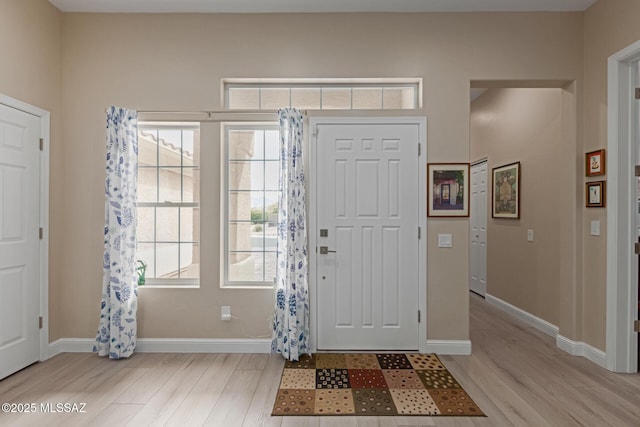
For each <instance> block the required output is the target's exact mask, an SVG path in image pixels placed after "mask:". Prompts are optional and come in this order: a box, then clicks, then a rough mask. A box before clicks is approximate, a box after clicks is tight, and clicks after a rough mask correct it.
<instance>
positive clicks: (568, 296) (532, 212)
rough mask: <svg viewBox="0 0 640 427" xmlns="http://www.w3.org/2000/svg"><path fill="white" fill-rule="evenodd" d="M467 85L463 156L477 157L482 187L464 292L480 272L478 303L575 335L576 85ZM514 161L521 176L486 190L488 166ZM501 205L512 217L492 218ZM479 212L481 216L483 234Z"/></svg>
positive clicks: (554, 332) (490, 181) (578, 229)
mask: <svg viewBox="0 0 640 427" xmlns="http://www.w3.org/2000/svg"><path fill="white" fill-rule="evenodd" d="M470 89H471V90H472V91H473V92H475V93H476V94H478V93H479V96H477V97H476V98H475V99H472V101H471V103H470V147H469V152H470V160H471V163H472V164H475V163H479V164H482V163H481V162H480V161H481V160H484V159H486V163H485V165H486V192H484V194H483V196H484V197H481V196H480V194H482V192H481V191H479V192H478V195H477V196H476V199H477V200H476V202H475V207H476V209H473V208H472V209H471V217H470V260H469V271H470V274H469V284H470V290H472V291H474V290H475V291H476V292H477V289H478V284H479V283H482V282H481V280H479V278H482V274H483V273H485V274H486V275H485V276H484V280H485V282H484V283H483V284H482V285H483V286H482V287H481V288H480V291H484V296H485V301H486V302H487V303H489V304H492V305H494V306H496V307H498V308H500V309H502V310H504V311H507V312H509V313H510V314H512V315H514V316H516V317H518V318H520V319H521V320H524V321H525V322H527V323H529V324H530V325H531V326H534V327H536V328H537V329H539V330H541V331H543V332H545V333H547V334H548V335H550V336H552V337H553V338H554V339H557V336H559V331H562V334H565V335H566V336H567V337H569V338H571V339H576V338H578V337H579V336H580V328H581V311H580V310H581V307H580V305H579V301H580V300H581V293H582V289H581V287H580V286H579V285H578V284H579V283H580V282H581V281H580V280H579V277H580V274H581V257H580V256H578V250H577V248H579V247H580V246H581V245H580V242H581V238H582V237H581V235H582V234H581V233H582V221H583V220H582V210H580V209H576V206H577V204H578V196H579V194H581V193H580V192H579V191H581V187H580V186H581V185H582V181H580V182H578V180H577V176H578V172H577V171H578V168H579V167H581V164H580V163H578V162H577V161H576V155H575V153H576V152H579V151H581V150H579V149H578V141H577V136H576V129H577V121H576V110H577V108H576V99H575V83H574V82H571V81H486V80H484V81H472V82H471V83H470ZM480 89H482V91H481V90H480ZM473 92H472V93H473ZM471 98H472V97H471ZM516 162H519V163H520V179H518V180H513V182H511V181H509V184H510V185H511V188H510V190H511V191H509V192H508V195H509V196H510V197H511V199H509V200H507V201H506V202H505V200H502V199H500V191H499V190H496V189H494V186H496V185H497V184H499V183H500V181H499V180H498V181H497V182H496V177H497V178H500V175H499V174H500V171H499V170H497V169H498V168H501V167H502V166H506V165H511V164H514V163H516ZM494 169H496V171H494ZM472 170H473V169H472ZM494 174H495V175H496V177H494ZM472 180H473V175H472ZM502 184H504V182H503V183H502ZM473 185H474V184H473V183H472V188H471V191H472V192H473V191H474V187H473ZM503 186H504V185H503ZM505 194H507V192H505ZM480 200H482V202H480ZM507 202H508V203H509V206H511V205H513V206H516V207H518V209H517V212H518V213H519V217H517V218H504V217H500V216H499V215H494V211H495V210H496V209H504V206H507V204H506V203H507ZM472 203H474V202H473V201H472ZM494 205H496V206H495V207H494ZM478 209H481V210H482V214H483V215H484V216H485V217H486V220H487V222H486V229H485V230H486V231H485V233H486V238H485V239H484V240H483V239H481V237H482V233H480V231H481V230H482V225H481V224H480V225H479V224H478V222H479V221H480V220H479V219H478V217H479V216H482V215H478V212H477V210H478ZM476 236H478V238H476ZM483 251H486V252H484V253H483ZM481 294H482V293H481Z"/></svg>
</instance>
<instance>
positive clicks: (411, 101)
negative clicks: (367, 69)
mask: <svg viewBox="0 0 640 427" xmlns="http://www.w3.org/2000/svg"><path fill="white" fill-rule="evenodd" d="M382 98H383V104H382V105H383V108H384V109H385V110H390V109H398V110H410V109H413V108H415V90H414V89H413V88H410V87H408V88H407V87H387V88H384V89H383V94H382Z"/></svg>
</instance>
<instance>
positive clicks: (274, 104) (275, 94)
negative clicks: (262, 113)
mask: <svg viewBox="0 0 640 427" xmlns="http://www.w3.org/2000/svg"><path fill="white" fill-rule="evenodd" d="M260 104H261V105H260V108H262V109H265V110H277V109H278V108H285V107H289V104H290V99H289V88H270V89H266V88H265V89H262V93H261V99H260Z"/></svg>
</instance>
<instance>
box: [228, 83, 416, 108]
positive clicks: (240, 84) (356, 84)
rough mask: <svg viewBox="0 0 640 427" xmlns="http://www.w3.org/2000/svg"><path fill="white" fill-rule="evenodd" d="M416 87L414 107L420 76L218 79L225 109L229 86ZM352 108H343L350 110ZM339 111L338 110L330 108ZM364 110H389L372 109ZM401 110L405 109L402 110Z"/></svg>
mask: <svg viewBox="0 0 640 427" xmlns="http://www.w3.org/2000/svg"><path fill="white" fill-rule="evenodd" d="M323 86H327V87H336V86H344V87H381V88H384V87H394V86H397V87H403V86H406V87H408V86H415V87H416V103H415V108H414V109H416V110H419V109H421V108H422V91H423V90H422V89H423V88H422V77H383V78H222V79H220V105H222V106H223V108H224V109H225V110H229V111H234V110H231V109H229V108H228V103H227V102H228V99H229V93H228V91H229V88H230V87H260V88H269V87H272V88H277V87H281V88H286V87H294V88H295V87H320V88H322V87H323ZM352 110H353V109H349V110H343V111H352ZM331 111H334V112H335V111H340V110H331ZM356 111H357V110H356ZM365 111H391V110H383V109H372V110H365ZM402 111H406V109H405V110H402Z"/></svg>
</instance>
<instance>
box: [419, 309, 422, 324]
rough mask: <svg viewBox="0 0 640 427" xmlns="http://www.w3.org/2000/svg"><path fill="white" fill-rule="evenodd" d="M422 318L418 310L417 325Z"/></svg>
mask: <svg viewBox="0 0 640 427" xmlns="http://www.w3.org/2000/svg"><path fill="white" fill-rule="evenodd" d="M421 317H422V316H420V310H418V323H420V319H421Z"/></svg>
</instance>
